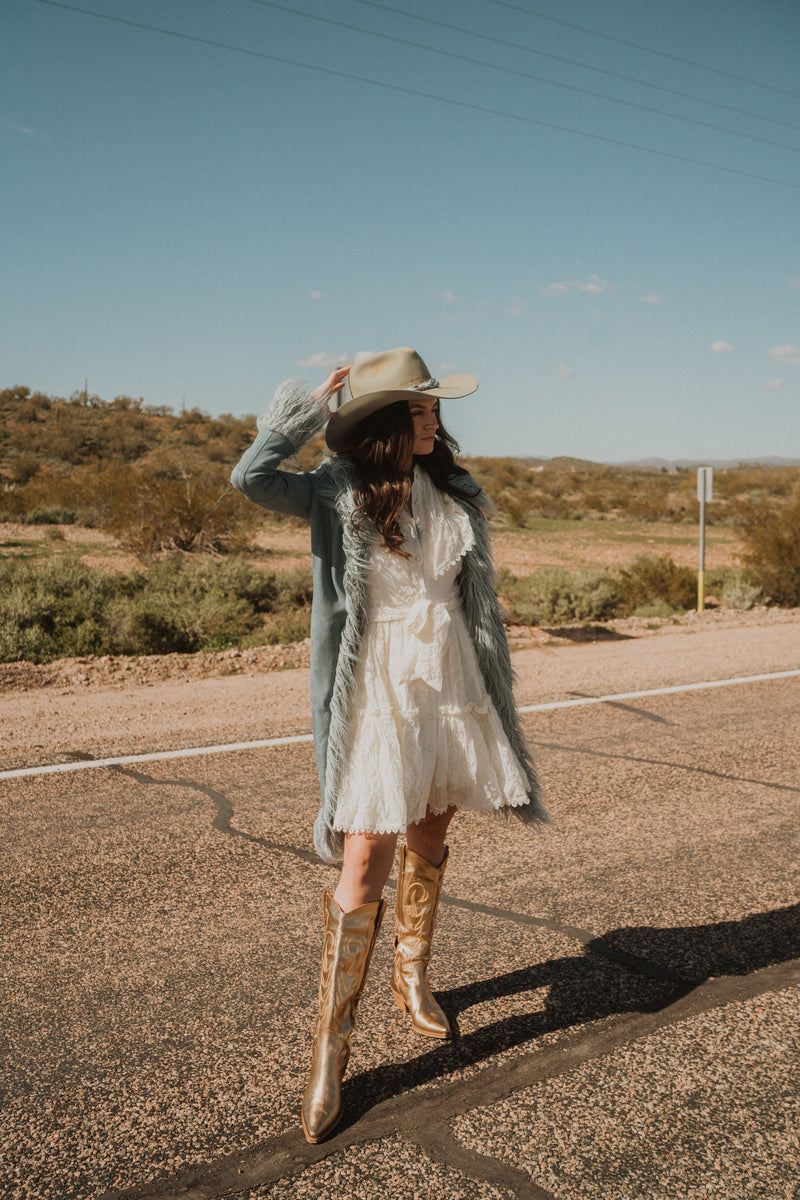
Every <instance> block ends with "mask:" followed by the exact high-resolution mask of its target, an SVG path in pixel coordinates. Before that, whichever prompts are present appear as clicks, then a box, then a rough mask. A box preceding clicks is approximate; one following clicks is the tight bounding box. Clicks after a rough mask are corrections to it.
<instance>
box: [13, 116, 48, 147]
mask: <svg viewBox="0 0 800 1200" xmlns="http://www.w3.org/2000/svg"><path fill="white" fill-rule="evenodd" d="M2 124H3V126H4V127H5V128H6V129H10V130H11V132H12V133H20V134H22V136H23V137H32V138H38V139H39V140H40V141H42V142H49V141H50V135H49V133H40V132H39V130H38V129H33V128H32V127H31V126H30V125H17V123H16V122H15V121H9V120H8V118H7V117H3V119H2Z"/></svg>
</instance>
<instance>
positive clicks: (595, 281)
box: [542, 275, 611, 296]
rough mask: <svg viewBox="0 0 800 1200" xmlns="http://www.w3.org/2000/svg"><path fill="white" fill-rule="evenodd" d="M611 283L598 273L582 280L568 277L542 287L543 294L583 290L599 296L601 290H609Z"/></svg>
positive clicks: (553, 294)
mask: <svg viewBox="0 0 800 1200" xmlns="http://www.w3.org/2000/svg"><path fill="white" fill-rule="evenodd" d="M610 291H611V284H610V283H607V282H606V280H605V279H603V278H602V277H601V276H600V275H590V276H589V278H588V279H587V280H586V281H585V282H582V281H581V280H579V279H568V280H563V281H559V282H557V283H548V284H547V285H546V287H543V288H542V295H543V296H566V295H567V294H568V293H569V292H585V293H587V294H588V295H590V296H599V295H600V294H601V293H602V292H610Z"/></svg>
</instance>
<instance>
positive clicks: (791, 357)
mask: <svg viewBox="0 0 800 1200" xmlns="http://www.w3.org/2000/svg"><path fill="white" fill-rule="evenodd" d="M769 356H770V358H772V359H774V360H775V362H779V363H791V364H792V366H794V367H800V346H790V345H789V344H788V343H787V344H786V345H785V346H773V347H772V349H771V350H770V352H769Z"/></svg>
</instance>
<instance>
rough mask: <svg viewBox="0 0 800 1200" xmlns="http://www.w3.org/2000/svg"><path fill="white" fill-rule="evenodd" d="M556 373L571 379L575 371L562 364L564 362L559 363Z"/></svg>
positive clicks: (563, 377) (562, 377)
mask: <svg viewBox="0 0 800 1200" xmlns="http://www.w3.org/2000/svg"><path fill="white" fill-rule="evenodd" d="M558 374H559V376H560V377H561V379H572V377H573V375H574V374H575V372H574V371H573V369H572V367H567V366H565V365H564V363H559V364H558Z"/></svg>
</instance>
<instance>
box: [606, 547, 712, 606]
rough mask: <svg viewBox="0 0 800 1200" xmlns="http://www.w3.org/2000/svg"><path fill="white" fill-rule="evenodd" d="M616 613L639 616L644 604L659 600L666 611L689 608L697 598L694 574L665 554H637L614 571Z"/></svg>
mask: <svg viewBox="0 0 800 1200" xmlns="http://www.w3.org/2000/svg"><path fill="white" fill-rule="evenodd" d="M617 574H618V580H619V592H620V605H619V615H620V616H631V615H634V614H636V615H642V616H652V615H653V614H652V613H648V612H641V614H639V610H640V609H642V608H643V607H644V606H647V605H653V604H654V603H655V602H656V601H661V602H663V603H665V604H667V605H668V606H669V611H670V612H674V611H675V610H676V609H686V608H691V607H692V606H693V604H694V603H695V602H696V599H697V575H696V574H695V572H694V571H692V570H690V568H689V567H679V566H677V564H676V563H675V562H673V560H672V559H671V558H669V557H664V558H660V557H659V556H658V555H655V554H640V555H639V556H638V557H637V558H635V559H634V560H633V562H632V563H631V564H630V565H629V566H627V567H620V569H619V571H618V573H617Z"/></svg>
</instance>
